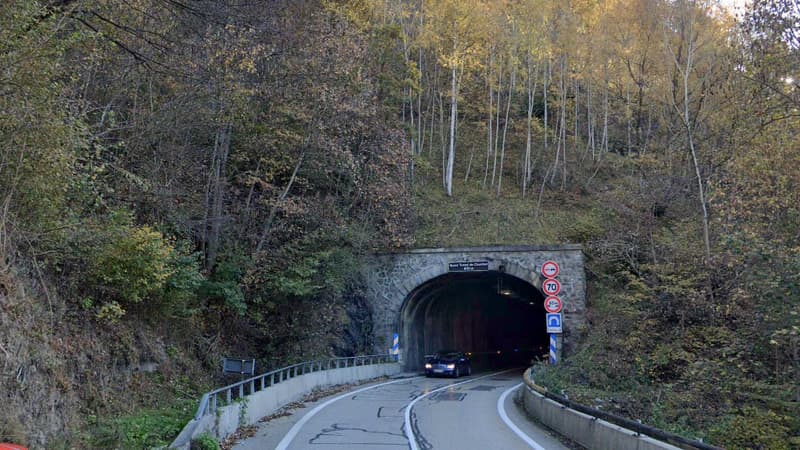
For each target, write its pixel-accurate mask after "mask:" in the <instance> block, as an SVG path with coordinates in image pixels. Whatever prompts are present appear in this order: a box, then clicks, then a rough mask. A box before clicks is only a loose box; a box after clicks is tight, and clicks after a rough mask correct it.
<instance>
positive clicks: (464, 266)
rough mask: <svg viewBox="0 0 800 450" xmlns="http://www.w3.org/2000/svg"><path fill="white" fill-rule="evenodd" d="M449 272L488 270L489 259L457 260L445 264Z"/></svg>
mask: <svg viewBox="0 0 800 450" xmlns="http://www.w3.org/2000/svg"><path fill="white" fill-rule="evenodd" d="M447 270H448V271H449V272H485V271H488V270H489V261H458V262H451V263H449V264H448V266H447Z"/></svg>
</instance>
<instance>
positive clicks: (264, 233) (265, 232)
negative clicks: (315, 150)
mask: <svg viewBox="0 0 800 450" xmlns="http://www.w3.org/2000/svg"><path fill="white" fill-rule="evenodd" d="M305 157H306V152H305V150H303V153H301V154H300V159H298V160H297V164H296V165H295V166H294V171H292V176H291V177H290V178H289V182H288V183H287V184H286V189H284V190H283V192H282V193H281V195H280V196H279V197H278V199H277V201H276V202H275V204H274V205H272V209H270V211H269V217H268V218H267V221H266V222H265V223H264V228H263V229H262V230H261V237H260V238H259V239H258V244H257V245H256V251H255V253H254V254H253V259H256V258H257V257H258V254H259V253H261V250H262V249H263V248H264V244H266V243H267V241H268V240H269V235H270V233H271V232H272V223H273V222H274V221H275V216H276V215H277V213H278V209H279V208H280V206H281V203H283V201H284V200H285V199H286V196H287V195H289V191H290V190H291V189H292V184H294V180H295V179H296V178H297V172H298V171H299V170H300V166H302V165H303V160H304V159H305Z"/></svg>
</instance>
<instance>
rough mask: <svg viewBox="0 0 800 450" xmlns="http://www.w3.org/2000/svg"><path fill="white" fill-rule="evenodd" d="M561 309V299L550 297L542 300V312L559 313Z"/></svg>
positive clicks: (562, 305)
mask: <svg viewBox="0 0 800 450" xmlns="http://www.w3.org/2000/svg"><path fill="white" fill-rule="evenodd" d="M563 307H564V304H563V303H561V299H560V298H558V297H554V296H550V297H547V298H546V299H544V310H545V311H547V312H549V313H557V312H561V308H563Z"/></svg>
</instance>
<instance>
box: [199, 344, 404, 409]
mask: <svg viewBox="0 0 800 450" xmlns="http://www.w3.org/2000/svg"><path fill="white" fill-rule="evenodd" d="M393 362H395V359H394V356H392V355H367V356H351V357H347V358H329V359H322V360H316V361H306V362H301V363H299V364H294V365H291V366H288V367H283V368H280V369H277V370H273V371H271V372H267V373H263V374H261V375H256V376H254V377H252V378H248V379H246V380H242V381H239V382H238V383H233V384H230V385H228V386H225V387H221V388H219V389H214V390H213V391H209V392H206V393H205V394H203V397H202V398H201V399H200V406H198V407H197V413H196V414H195V416H194V418H195V420H200V419H201V418H202V417H203V416H205V415H207V414H214V413H216V411H217V408H218V407H220V406H224V405H229V404H230V403H231V402H233V401H234V400H237V399H240V398H244V397H246V396H248V395H252V394H255V393H256V392H260V391H263V390H265V389H267V388H268V387H270V386H274V385H276V384H279V383H282V382H284V381H286V380H289V379H291V378H295V377H298V376H301V375H304V374H307V373H312V372H319V371H323V370H332V369H343V368H346V367H355V366H369V365H372V364H385V363H393Z"/></svg>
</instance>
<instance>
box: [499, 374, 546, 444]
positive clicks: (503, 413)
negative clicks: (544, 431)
mask: <svg viewBox="0 0 800 450" xmlns="http://www.w3.org/2000/svg"><path fill="white" fill-rule="evenodd" d="M523 384H524V383H520V384H517V385H516V386H513V387H511V388H509V389H506V391H505V392H503V395H501V396H500V398H499V399H498V400H497V413H498V414H500V418H501V419H503V422H505V424H506V426H508V428H511V431H513V432H514V434H516V435H517V436H519V438H520V439H522V440H523V441H525V443H526V444H528V446H529V447H530V448H532V449H534V450H545V448H544V447H542V446H541V445H539V443H538V442H536V441H534V440H533V439H531V437H530V436H528V435H527V434H525V432H524V431H522V430H520V429H519V427H518V426H516V425H514V422H512V421H511V419H510V418H509V417H508V414H506V408H505V407H504V405H505V402H506V397H508V395H509V394H511V393H512V392H514V391H515V390H516V389H519V387H520V386H522V385H523Z"/></svg>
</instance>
